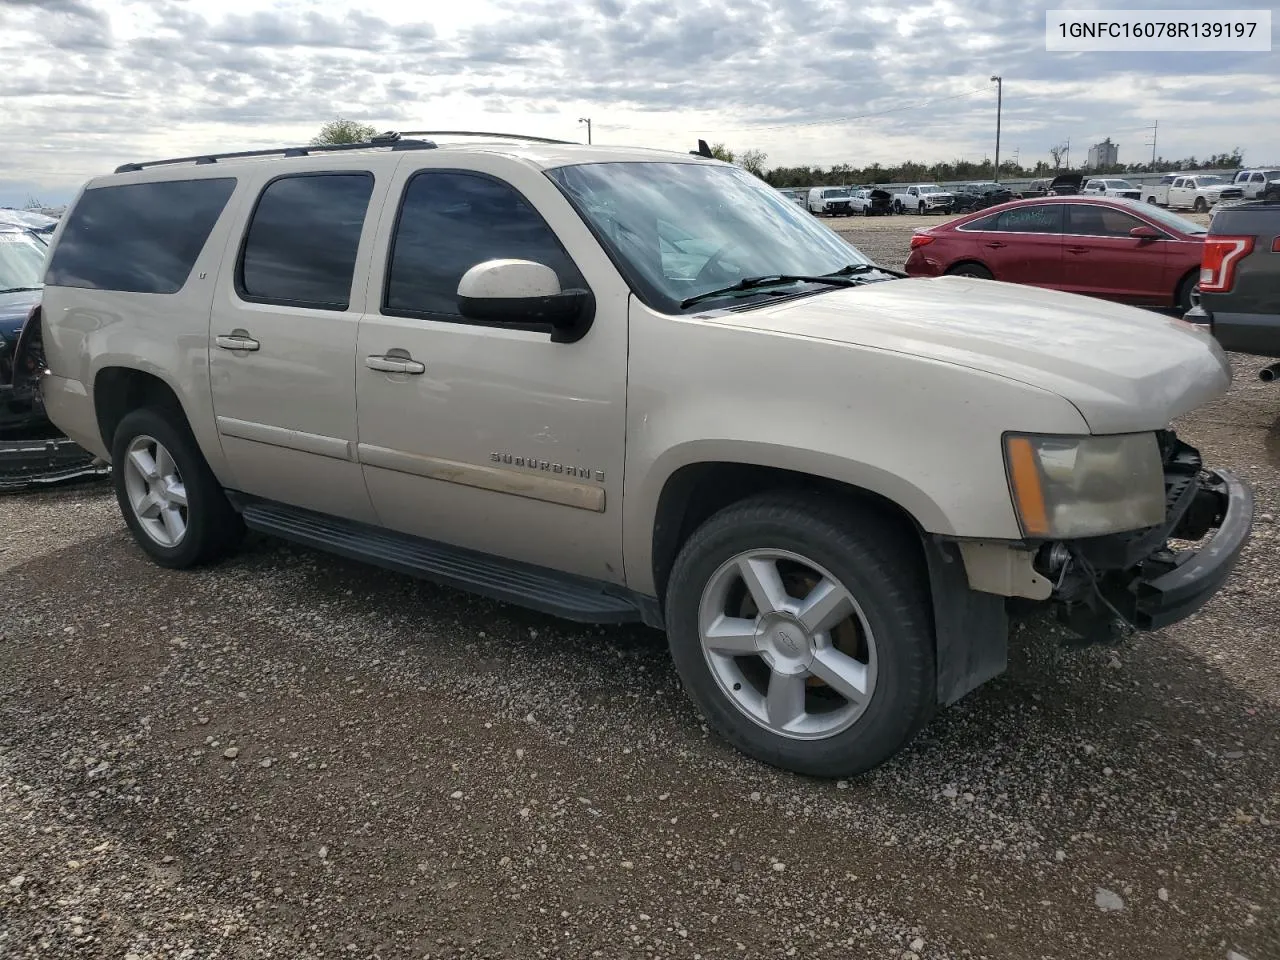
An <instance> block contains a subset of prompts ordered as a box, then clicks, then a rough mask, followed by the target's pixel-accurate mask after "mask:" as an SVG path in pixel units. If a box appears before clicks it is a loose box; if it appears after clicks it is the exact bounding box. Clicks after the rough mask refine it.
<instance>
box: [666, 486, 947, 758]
mask: <svg viewBox="0 0 1280 960" xmlns="http://www.w3.org/2000/svg"><path fill="white" fill-rule="evenodd" d="M913 536H914V533H913V532H911V531H909V530H904V529H900V528H899V526H898V525H896V524H895V523H893V522H892V521H890V520H887V519H886V518H885V517H884V516H882V515H881V514H879V513H877V512H875V511H874V510H872V509H869V508H865V507H862V506H859V505H854V504H849V503H843V502H841V501H839V500H834V499H831V498H824V497H818V496H812V495H806V494H801V493H772V494H764V495H761V496H757V497H752V498H750V499H747V500H744V501H741V502H739V503H736V504H734V505H732V506H729V507H726V508H725V509H724V510H722V511H720V512H719V513H717V514H716V515H715V516H713V517H712V518H711V519H710V520H708V521H707V522H706V523H704V524H703V525H702V526H701V527H700V528H699V529H698V530H697V531H695V532H694V534H693V535H692V536H691V537H690V538H689V539H688V540H687V541H686V542H685V544H684V546H683V547H682V548H681V550H680V554H679V556H678V557H677V558H676V562H675V565H674V567H673V568H672V571H671V578H670V581H669V583H668V590H667V603H666V618H667V635H668V641H669V644H670V649H671V656H672V659H673V660H674V661H675V665H676V669H677V671H678V672H679V674H680V678H681V681H682V683H683V684H684V688H685V690H686V692H687V693H688V694H689V696H690V698H691V699H692V700H693V702H694V703H695V704H696V705H697V706H698V708H699V710H701V712H702V714H703V716H704V717H705V718H706V719H707V722H708V723H709V724H710V725H711V726H712V727H713V728H714V729H715V730H716V731H717V732H719V733H720V735H721V736H723V737H724V738H725V739H726V740H727V741H729V743H731V744H732V745H733V746H735V747H737V748H738V749H739V750H741V751H742V752H743V753H746V754H747V755H749V756H751V757H754V758H755V759H757V760H761V761H763V762H765V763H768V764H771V765H773V766H776V767H781V768H783V769H785V770H790V771H793V772H795V773H800V774H806V775H809V776H816V777H844V776H854V775H856V774H859V773H863V772H865V771H867V770H870V769H872V768H873V767H875V766H878V765H879V764H881V763H883V762H884V761H886V760H888V759H889V758H890V757H892V756H893V755H894V754H896V753H897V752H898V751H899V750H901V749H902V748H903V747H904V746H905V745H906V744H907V743H908V742H909V741H910V740H911V738H912V737H914V736H915V735H916V733H917V732H919V730H920V729H921V728H922V727H923V726H924V725H925V724H926V723H927V722H928V720H929V718H930V717H931V716H932V715H933V712H934V709H935V707H936V703H937V696H936V690H935V679H934V646H933V631H932V627H931V619H930V617H931V613H930V611H931V607H930V603H929V595H928V589H927V586H926V584H927V579H926V575H925V572H924V569H923V565H922V561H921V559H920V556H919V550H918V547H917V546H916V545H915V544H913V543H912V542H911V537H913ZM797 558H799V560H798V561H797ZM748 561H749V562H748ZM744 564H745V565H746V566H745V567H744ZM742 569H753V570H761V571H767V570H771V571H773V574H771V575H769V576H762V577H761V581H760V582H764V581H765V580H769V579H773V580H774V584H775V587H779V588H781V587H783V586H784V585H785V586H787V589H786V591H785V593H784V594H779V593H777V592H776V591H775V592H774V593H773V595H774V596H779V597H781V598H782V603H781V606H782V607H784V608H787V609H791V608H790V607H788V604H791V605H798V604H799V603H800V601H799V600H795V599H794V597H796V596H799V597H802V598H804V597H806V596H808V597H813V596H814V595H815V594H818V593H820V592H822V591H823V590H824V588H828V587H829V588H830V590H829V591H828V592H827V593H826V596H827V597H830V596H842V597H843V599H842V601H841V606H840V607H839V608H837V610H836V611H835V612H834V616H839V615H840V612H842V611H850V612H849V613H848V614H847V615H846V618H845V619H842V620H839V621H835V622H834V626H831V627H830V628H829V629H826V628H823V627H821V626H819V629H818V631H817V632H816V633H814V632H811V631H806V629H805V628H804V626H803V625H802V624H801V623H800V622H799V621H798V620H796V619H793V618H791V616H790V614H789V613H786V612H784V613H775V614H767V615H765V616H760V615H758V613H753V611H758V609H760V608H759V607H758V606H754V605H752V602H751V601H750V599H749V597H750V594H749V593H748V592H747V588H746V587H745V581H743V580H741V578H740V576H739V571H740V570H742ZM805 570H807V571H808V573H807V579H805V576H803V575H802V576H801V579H800V580H799V581H795V582H790V583H788V582H787V581H786V578H787V577H791V576H795V575H797V574H796V571H801V572H802V573H803V571H805ZM773 575H777V576H776V577H774V576H773ZM734 578H737V580H734ZM726 582H734V583H736V584H737V585H736V587H732V588H726V587H725V586H724V585H725V584H726ZM815 584H816V586H815ZM735 591H736V592H735ZM835 591H844V593H843V594H840V593H837V592H835ZM726 603H727V607H725V606H724V605H725V604H726ZM744 604H745V605H746V606H745V609H744V610H743V611H740V612H734V613H733V616H734V617H736V618H740V619H739V628H740V635H739V642H740V643H744V644H746V645H747V646H743V647H738V648H734V647H732V646H731V647H730V649H743V650H746V649H747V647H748V646H750V645H752V644H754V645H757V646H759V647H761V648H764V649H767V650H768V651H771V652H767V653H765V654H761V653H759V652H758V650H757V649H756V647H751V649H750V651H749V652H744V653H742V654H741V655H738V654H723V653H713V652H709V651H708V649H707V647H706V646H704V640H703V637H704V633H710V630H704V626H705V625H707V624H710V623H713V622H715V621H716V618H717V617H718V616H719V613H721V612H723V610H724V609H731V610H734V611H737V608H738V607H739V606H742V605H744ZM828 619H830V618H828ZM721 622H722V623H730V622H731V621H721ZM770 624H773V629H770ZM850 631H852V632H850ZM851 637H852V638H853V640H854V642H853V643H852V644H851V643H850V638H851ZM824 638H825V639H824ZM714 642H718V643H721V644H723V643H729V642H730V641H727V640H717V641H714ZM784 644H785V645H786V646H785V648H784V646H783V645H784ZM784 650H790V651H792V652H793V653H794V654H795V657H794V658H792V659H788V657H789V656H790V655H788V654H786V653H785V652H783V651H784ZM815 651H818V653H815ZM765 656H770V657H775V658H777V659H775V660H774V661H773V663H774V666H773V667H770V665H769V663H767V662H766V660H765V659H764V657H765ZM806 656H807V657H809V658H810V660H809V665H808V666H806V665H805V661H804V658H805V657H806ZM818 656H821V657H822V660H821V661H820V662H819V661H818V660H817V659H816V657H818ZM861 656H865V661H860V660H859V657H861ZM822 664H827V665H832V664H834V665H835V666H823V665H822ZM811 667H812V668H813V669H810V668H811ZM814 669H816V670H818V671H819V672H822V673H823V674H824V676H827V677H831V678H834V679H833V683H835V684H836V685H834V686H833V685H831V684H828V683H826V682H824V681H822V679H821V678H819V677H818V675H817V673H814V672H813V670H814ZM779 671H782V672H779ZM857 676H860V677H861V682H862V687H861V690H862V692H861V694H858V695H856V696H855V697H854V698H846V697H845V696H844V695H842V694H840V693H839V692H838V691H839V690H840V689H849V690H851V691H852V690H856V689H859V687H858V681H856V680H851V679H849V678H850V677H857ZM779 677H781V679H780V680H779V679H777V678H779ZM736 678H740V679H736ZM814 678H817V680H818V682H815V679H814ZM775 684H778V686H777V690H776V691H775V692H781V694H786V693H788V692H790V694H791V696H790V697H787V696H783V695H779V696H778V698H777V702H776V706H768V704H770V696H769V691H771V690H774V688H775ZM810 707H815V708H818V709H814V710H813V711H812V712H810V709H809V708H810ZM774 710H776V711H777V713H776V714H775V716H776V718H778V719H780V720H784V719H785V718H786V717H791V718H793V719H792V720H789V721H785V723H783V724H781V725H779V724H778V723H774V721H773V720H771V719H770V714H771V713H772V712H773V711H774ZM797 710H798V712H797ZM753 711H754V712H753ZM770 724H773V726H772V727H771V726H770ZM783 726H790V727H792V728H793V729H791V730H786V729H782V727H783Z"/></svg>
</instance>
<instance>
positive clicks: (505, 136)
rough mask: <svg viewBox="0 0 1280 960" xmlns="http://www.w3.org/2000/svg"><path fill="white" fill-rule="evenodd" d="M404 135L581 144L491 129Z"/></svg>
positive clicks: (407, 135)
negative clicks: (493, 138) (498, 131)
mask: <svg viewBox="0 0 1280 960" xmlns="http://www.w3.org/2000/svg"><path fill="white" fill-rule="evenodd" d="M404 136H406V137H497V138H498V139H500V140H527V141H529V142H530V143H565V144H572V145H573V146H575V147H576V146H581V144H579V143H577V142H576V141H573V140H552V139H551V138H549V137H531V136H529V135H528V134H524V133H494V132H493V131H491V130H406V131H404Z"/></svg>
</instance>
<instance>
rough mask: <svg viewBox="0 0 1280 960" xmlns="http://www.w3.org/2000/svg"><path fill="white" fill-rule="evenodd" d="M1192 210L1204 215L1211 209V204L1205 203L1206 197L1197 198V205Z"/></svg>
mask: <svg viewBox="0 0 1280 960" xmlns="http://www.w3.org/2000/svg"><path fill="white" fill-rule="evenodd" d="M1191 209H1192V210H1194V211H1195V212H1196V213H1204V212H1205V211H1206V210H1208V209H1209V204H1208V203H1207V202H1206V201H1205V199H1204V197H1196V202H1195V205H1194V206H1193V207H1192V208H1191Z"/></svg>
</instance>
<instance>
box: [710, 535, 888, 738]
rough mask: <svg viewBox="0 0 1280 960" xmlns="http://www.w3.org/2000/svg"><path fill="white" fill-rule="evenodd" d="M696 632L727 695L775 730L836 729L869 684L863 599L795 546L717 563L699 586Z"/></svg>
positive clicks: (850, 716)
mask: <svg viewBox="0 0 1280 960" xmlns="http://www.w3.org/2000/svg"><path fill="white" fill-rule="evenodd" d="M698 635H699V639H700V640H701V644H702V652H703V655H704V656H705V657H706V660H707V664H708V666H709V667H710V668H711V673H712V675H713V676H714V677H715V680H716V683H717V684H718V685H719V687H720V689H721V691H722V692H723V693H724V695H725V696H726V697H727V698H728V700H729V701H730V702H731V703H732V704H733V705H734V706H735V707H736V708H737V709H738V710H740V711H741V712H742V713H744V714H745V715H746V716H747V717H749V718H750V719H751V720H752V721H753V722H754V723H756V724H758V725H759V726H761V727H764V728H765V729H767V730H769V731H771V732H773V733H775V734H778V735H779V736H783V737H788V738H791V739H795V740H820V739H825V738H827V737H831V736H835V735H836V734H838V733H840V732H842V731H844V730H847V729H848V728H849V727H850V726H852V725H853V724H854V723H856V722H857V720H858V718H859V717H861V716H862V714H863V712H864V711H865V710H866V708H867V706H868V705H869V704H870V703H871V698H872V695H873V694H874V693H875V686H876V672H877V669H876V665H877V658H876V644H875V637H874V636H873V634H872V631H871V628H870V625H869V624H868V622H867V619H866V616H865V615H864V614H863V612H862V609H861V607H859V605H858V602H857V600H856V599H854V596H853V594H852V593H851V592H850V591H849V589H848V588H847V587H845V586H844V585H843V584H841V583H840V581H839V580H837V579H836V578H835V577H834V576H833V575H832V574H831V573H829V572H828V571H827V570H825V569H824V568H822V567H821V566H819V565H818V564H816V563H814V562H813V561H812V560H809V559H807V558H805V557H802V556H800V555H799V554H796V553H791V552H789V551H784V550H750V551H746V552H744V553H740V554H738V555H737V556H735V557H732V558H731V559H729V560H728V561H726V562H725V563H723V564H722V565H721V566H720V567H719V568H718V569H717V570H716V572H715V573H714V574H713V575H712V576H711V578H710V579H709V580H708V582H707V585H706V587H705V588H704V589H703V592H702V599H701V603H700V604H699V610H698Z"/></svg>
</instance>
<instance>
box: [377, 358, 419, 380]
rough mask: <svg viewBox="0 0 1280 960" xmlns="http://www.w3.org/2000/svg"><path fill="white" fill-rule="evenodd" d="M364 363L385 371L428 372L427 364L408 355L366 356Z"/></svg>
mask: <svg viewBox="0 0 1280 960" xmlns="http://www.w3.org/2000/svg"><path fill="white" fill-rule="evenodd" d="M364 365H365V366H366V367H368V368H369V369H370V370H381V371H382V372H383V373H412V374H415V375H417V374H420V373H426V372H427V367H426V364H423V363H419V362H418V361H417V360H411V359H409V358H408V357H390V356H381V357H378V356H374V357H365V358H364Z"/></svg>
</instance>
